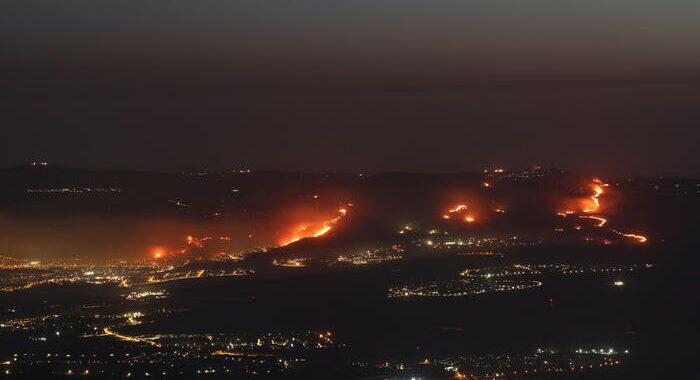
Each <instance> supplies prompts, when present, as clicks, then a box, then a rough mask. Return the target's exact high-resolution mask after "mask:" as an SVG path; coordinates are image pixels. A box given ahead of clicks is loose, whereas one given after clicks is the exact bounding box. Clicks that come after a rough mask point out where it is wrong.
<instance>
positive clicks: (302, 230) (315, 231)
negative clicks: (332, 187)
mask: <svg viewBox="0 0 700 380" xmlns="http://www.w3.org/2000/svg"><path fill="white" fill-rule="evenodd" d="M348 206H349V205H348ZM347 213H348V209H347V208H339V209H338V215H337V216H336V217H335V218H333V219H331V220H328V221H325V222H321V223H303V224H301V225H299V226H298V227H297V228H296V229H295V230H294V231H293V233H292V236H291V237H288V238H286V239H285V240H283V241H282V242H281V243H280V246H285V245H289V244H292V243H294V242H296V241H299V240H301V239H304V238H309V237H311V238H316V237H319V236H322V235H325V234H326V233H328V231H330V230H331V229H333V226H334V225H335V224H336V223H338V221H340V219H341V218H343V217H344V216H345V215H347Z"/></svg>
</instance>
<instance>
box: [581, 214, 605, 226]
mask: <svg viewBox="0 0 700 380" xmlns="http://www.w3.org/2000/svg"><path fill="white" fill-rule="evenodd" d="M579 218H581V219H593V220H596V221H598V223H597V224H596V225H595V226H596V227H603V226H604V225H605V223H607V222H608V220H607V219H605V218H601V217H599V216H591V215H581V216H579Z"/></svg>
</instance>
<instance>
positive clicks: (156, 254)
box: [151, 247, 165, 259]
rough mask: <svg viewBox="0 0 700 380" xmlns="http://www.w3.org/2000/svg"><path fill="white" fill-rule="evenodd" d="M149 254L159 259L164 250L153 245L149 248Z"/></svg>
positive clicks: (163, 254) (162, 255)
mask: <svg viewBox="0 0 700 380" xmlns="http://www.w3.org/2000/svg"><path fill="white" fill-rule="evenodd" d="M151 256H153V258H154V259H161V258H163V257H164V256H165V250H164V249H163V248H161V247H155V248H153V249H152V250H151Z"/></svg>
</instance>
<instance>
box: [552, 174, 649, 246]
mask: <svg viewBox="0 0 700 380" xmlns="http://www.w3.org/2000/svg"><path fill="white" fill-rule="evenodd" d="M607 186H608V184H607V183H603V182H602V181H601V180H600V179H598V178H594V179H593V183H592V184H591V190H592V191H593V194H592V195H591V196H590V197H588V198H586V200H585V201H586V203H587V204H588V205H587V206H584V207H582V208H581V209H580V210H581V211H580V212H583V213H586V214H591V213H599V212H600V209H601V203H600V196H601V195H603V194H604V192H605V191H604V188H605V187H607ZM572 214H578V213H577V212H576V211H573V210H565V211H561V212H557V215H559V216H563V217H567V216H569V215H572ZM577 216H578V217H579V218H581V219H592V220H595V221H596V224H595V226H596V227H598V228H600V227H603V226H605V224H606V223H607V222H608V219H607V218H605V217H603V216H601V215H600V214H599V215H595V216H594V215H577ZM574 229H577V230H579V229H581V227H580V226H575V227H574ZM559 230H561V231H563V229H555V231H559ZM609 231H610V232H612V233H615V234H617V235H620V236H624V237H626V238H630V239H634V240H636V241H637V242H638V243H646V242H647V240H648V239H647V238H646V236H643V235H637V234H632V233H626V232H621V231H618V230H615V229H609ZM590 239H591V238H587V239H586V240H590ZM603 244H605V245H609V244H612V242H611V241H610V240H607V239H604V240H603Z"/></svg>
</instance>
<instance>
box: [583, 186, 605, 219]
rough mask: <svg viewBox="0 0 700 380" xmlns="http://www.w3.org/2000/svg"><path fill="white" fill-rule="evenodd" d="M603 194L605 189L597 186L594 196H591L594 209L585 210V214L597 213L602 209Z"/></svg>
mask: <svg viewBox="0 0 700 380" xmlns="http://www.w3.org/2000/svg"><path fill="white" fill-rule="evenodd" d="M602 194H603V188H602V187H601V186H600V185H595V187H594V188H593V195H591V200H592V201H593V205H594V206H593V207H590V208H587V209H584V210H583V212H596V211H598V209H599V208H600V200H599V199H598V197H600V196H601V195H602Z"/></svg>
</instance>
